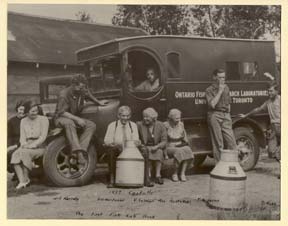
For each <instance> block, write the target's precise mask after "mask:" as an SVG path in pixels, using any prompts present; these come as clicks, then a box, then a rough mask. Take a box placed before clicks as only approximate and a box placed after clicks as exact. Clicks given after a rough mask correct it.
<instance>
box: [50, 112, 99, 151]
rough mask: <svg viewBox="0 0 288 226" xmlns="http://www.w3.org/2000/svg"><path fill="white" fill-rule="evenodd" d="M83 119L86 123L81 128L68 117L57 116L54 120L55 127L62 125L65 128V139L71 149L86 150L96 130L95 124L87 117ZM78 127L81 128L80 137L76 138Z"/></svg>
mask: <svg viewBox="0 0 288 226" xmlns="http://www.w3.org/2000/svg"><path fill="white" fill-rule="evenodd" d="M84 120H85V122H86V125H85V127H83V128H78V127H77V125H76V124H75V123H74V121H73V120H71V119H69V118H65V117H59V118H57V119H56V120H55V125H56V126H57V127H62V128H64V129H65V134H66V139H67V141H68V143H69V145H70V147H71V150H72V151H77V150H85V151H87V149H88V146H89V143H90V141H91V139H92V136H93V134H94V133H95V131H96V125H95V123H94V122H92V121H89V120H87V119H84ZM78 129H80V130H81V135H80V138H78V135H77V130H78Z"/></svg>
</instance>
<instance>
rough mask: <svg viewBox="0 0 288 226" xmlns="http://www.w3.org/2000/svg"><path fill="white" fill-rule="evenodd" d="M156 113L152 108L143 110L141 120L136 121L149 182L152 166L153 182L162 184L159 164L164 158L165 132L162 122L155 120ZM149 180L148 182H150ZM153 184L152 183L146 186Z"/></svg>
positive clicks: (160, 164)
mask: <svg viewBox="0 0 288 226" xmlns="http://www.w3.org/2000/svg"><path fill="white" fill-rule="evenodd" d="M157 118H158V113H157V112H156V111H155V110H154V109H153V108H146V109H145V110H143V120H142V121H140V122H138V123H137V126H138V132H139V137H140V140H141V142H142V144H143V147H142V148H141V149H146V150H141V152H142V153H147V155H148V156H147V157H148V159H149V166H148V170H147V171H148V172H147V173H148V175H149V181H150V182H151V180H150V178H151V171H152V167H153V168H154V169H155V183H157V184H163V183H164V181H163V179H162V177H161V166H162V162H163V160H164V156H163V150H164V149H165V148H166V143H167V134H166V128H165V127H164V125H163V123H162V122H160V121H158V120H157ZM150 182H149V183H150ZM151 186H153V185H152V184H151V185H150V184H149V186H148V187H151Z"/></svg>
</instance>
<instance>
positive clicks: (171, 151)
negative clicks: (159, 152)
mask: <svg viewBox="0 0 288 226" xmlns="http://www.w3.org/2000/svg"><path fill="white" fill-rule="evenodd" d="M164 126H165V127H166V129H167V136H168V143H167V149H166V151H167V154H168V156H169V157H172V158H174V159H176V160H177V161H178V163H181V162H182V161H184V160H189V159H193V158H194V155H193V152H192V150H191V148H190V146H189V145H184V146H182V145H181V144H182V143H183V141H184V142H186V143H188V140H187V135H186V132H185V128H184V124H183V122H179V123H178V124H177V125H176V126H172V125H171V124H170V123H169V122H164ZM177 146H180V147H177Z"/></svg>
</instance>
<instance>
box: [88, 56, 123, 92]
mask: <svg viewBox="0 0 288 226" xmlns="http://www.w3.org/2000/svg"><path fill="white" fill-rule="evenodd" d="M120 74H121V66H120V58H119V57H109V58H108V59H104V60H101V61H92V62H90V81H89V88H90V89H91V91H92V92H93V93H98V92H106V91H117V90H119V89H120V87H121V76H120Z"/></svg>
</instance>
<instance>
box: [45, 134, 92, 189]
mask: <svg viewBox="0 0 288 226" xmlns="http://www.w3.org/2000/svg"><path fill="white" fill-rule="evenodd" d="M95 165H96V151H95V148H94V146H93V145H90V146H89V148H88V152H81V153H79V152H78V153H73V154H71V153H70V150H69V148H68V146H67V144H66V141H65V138H64V137H63V136H61V137H57V138H56V139H55V140H53V141H52V142H50V143H49V145H48V146H47V151H46V152H45V154H44V157H43V168H44V172H45V175H46V177H47V179H48V180H49V181H50V182H52V183H53V184H54V185H56V186H60V187H71V186H81V185H85V184H87V183H88V182H89V181H90V179H91V178H92V177H93V175H94V171H95Z"/></svg>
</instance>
